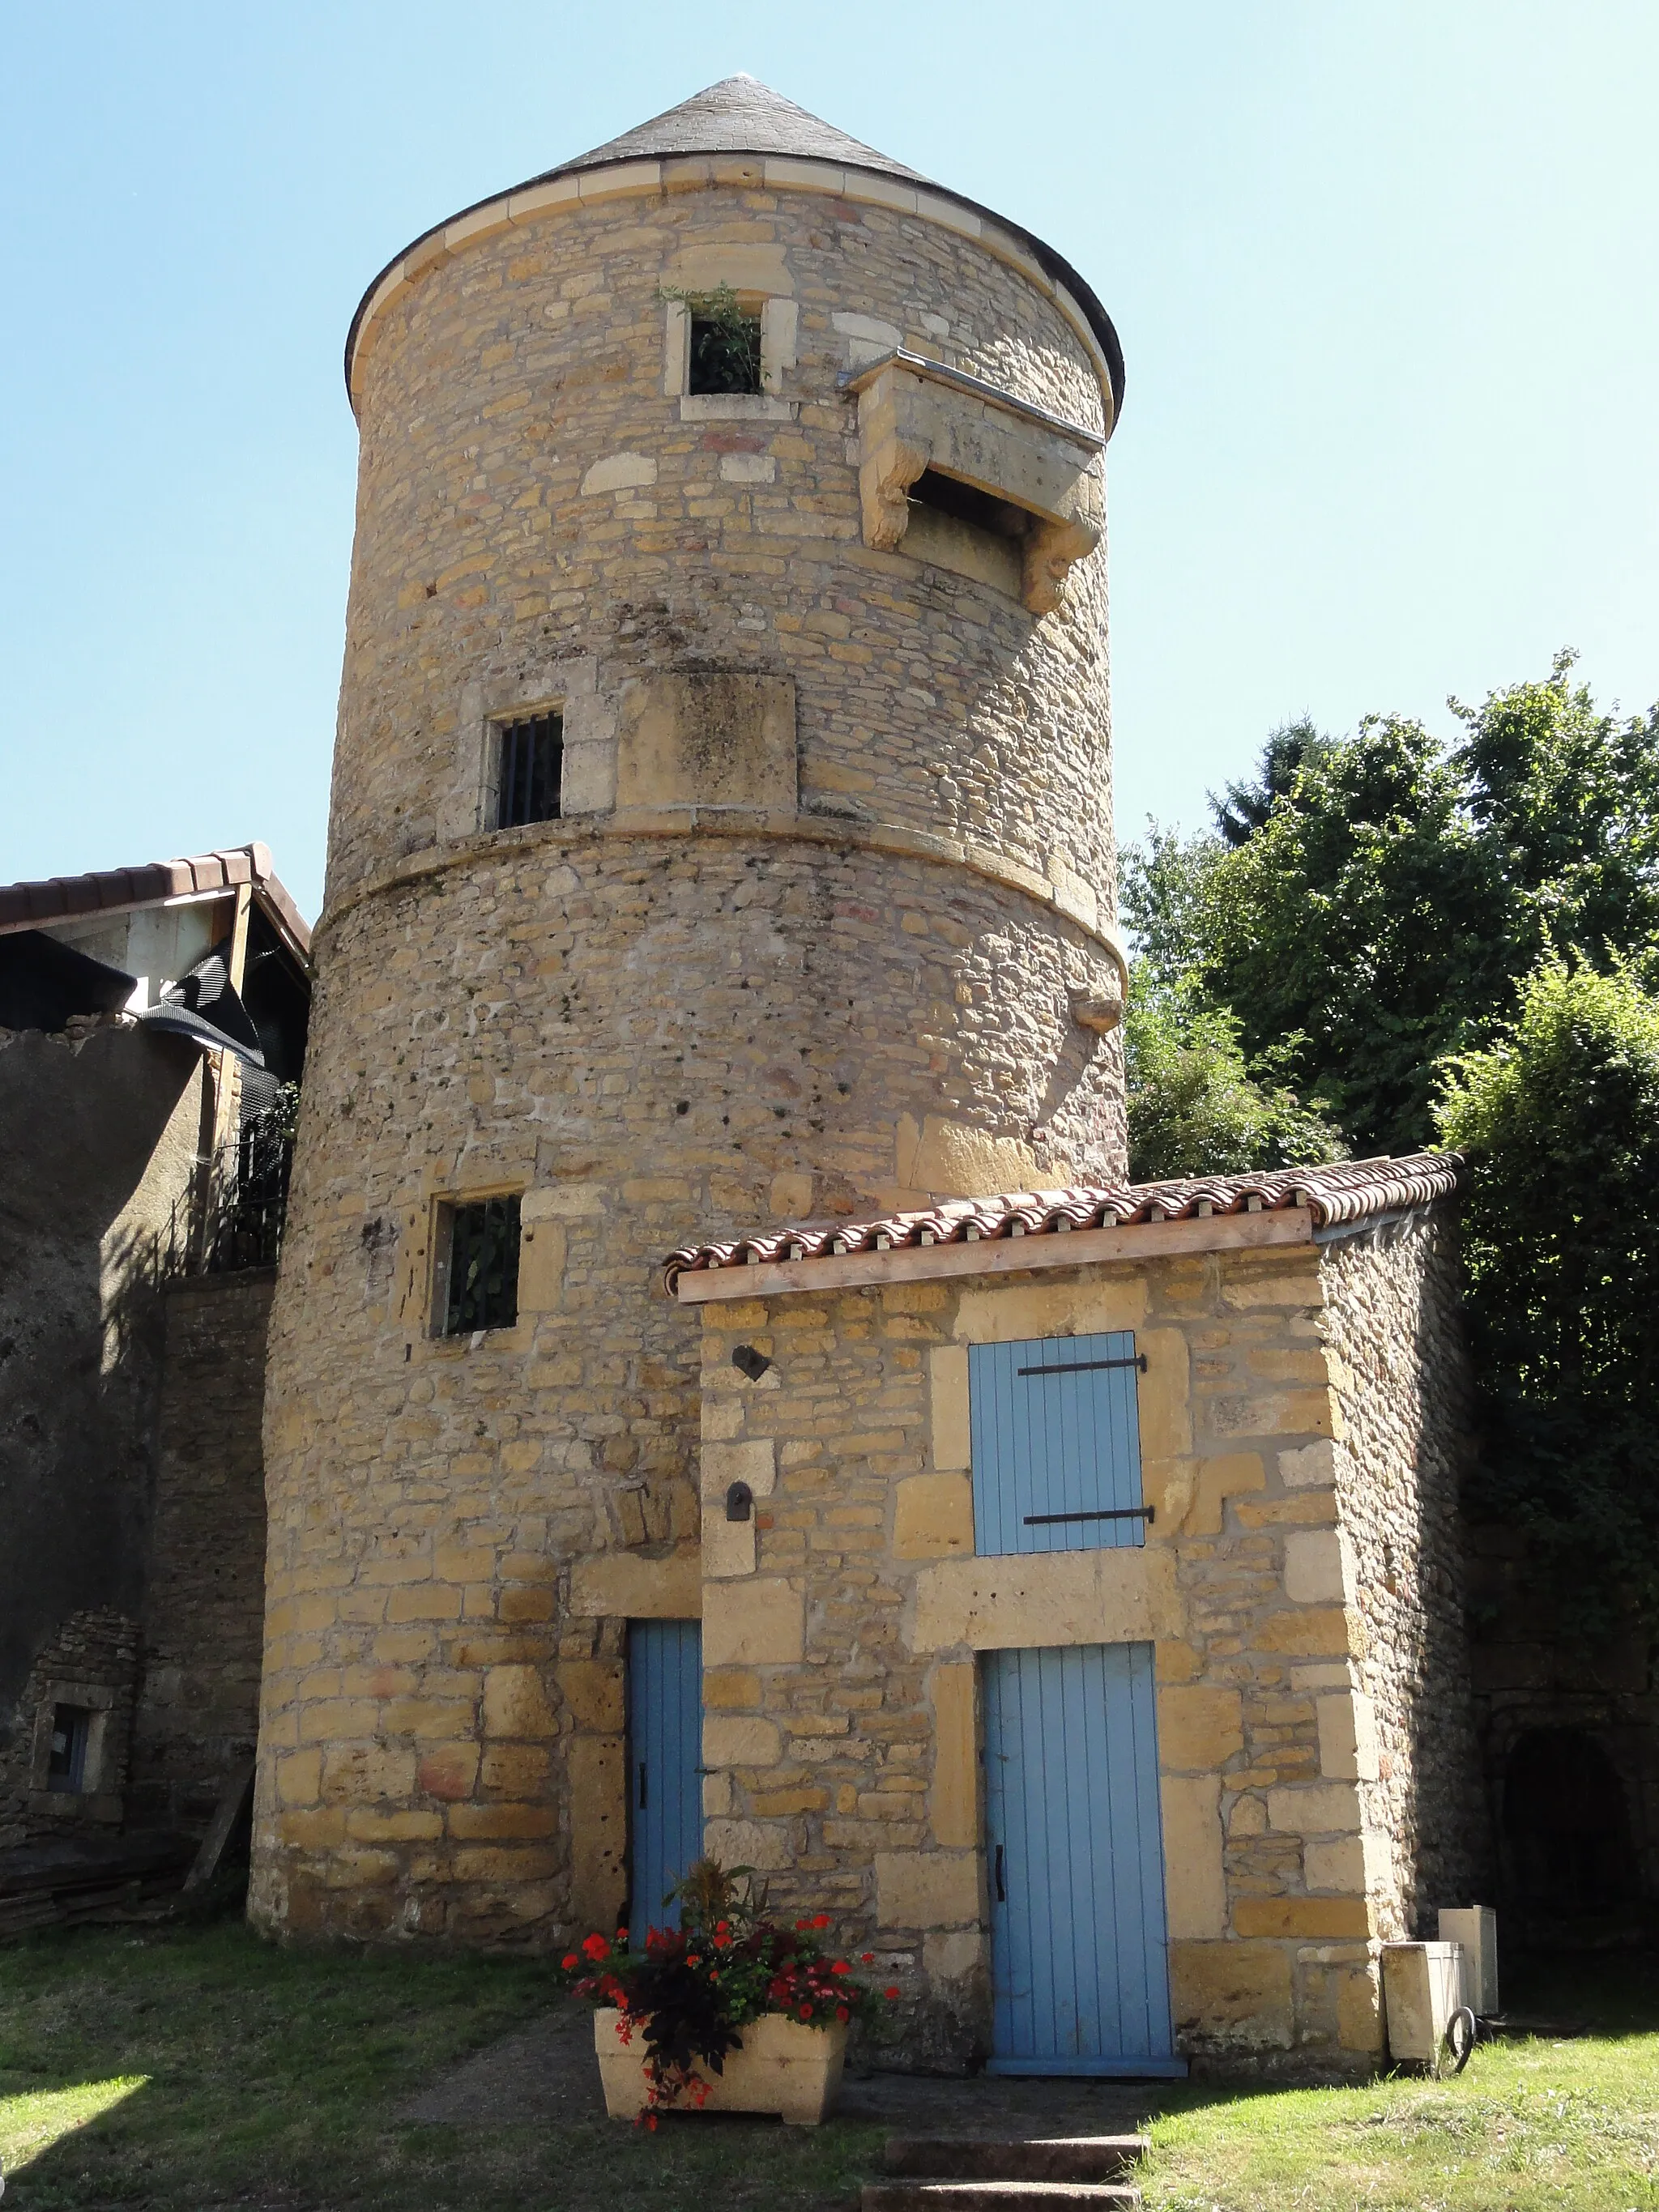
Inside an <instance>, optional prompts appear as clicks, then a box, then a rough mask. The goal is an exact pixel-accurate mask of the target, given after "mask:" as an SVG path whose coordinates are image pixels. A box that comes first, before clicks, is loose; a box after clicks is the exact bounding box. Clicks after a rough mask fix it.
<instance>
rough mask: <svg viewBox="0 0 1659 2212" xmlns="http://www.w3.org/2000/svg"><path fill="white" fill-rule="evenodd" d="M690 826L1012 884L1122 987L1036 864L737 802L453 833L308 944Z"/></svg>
mask: <svg viewBox="0 0 1659 2212" xmlns="http://www.w3.org/2000/svg"><path fill="white" fill-rule="evenodd" d="M691 832H696V834H697V835H699V836H706V837H707V836H714V837H766V838H773V839H776V840H777V841H779V842H783V843H792V842H793V843H796V844H808V845H838V846H841V847H843V848H853V849H854V850H857V851H863V852H870V853H890V854H896V855H898V856H899V857H901V858H903V859H907V860H930V861H932V862H933V863H934V864H935V865H936V866H944V867H956V868H965V869H967V871H968V872H969V874H971V875H975V876H979V877H981V878H983V879H984V880H985V881H986V882H987V883H993V884H997V885H998V886H999V887H1000V889H1002V890H1012V891H1018V892H1019V893H1020V894H1021V895H1022V896H1024V897H1026V898H1029V899H1031V900H1033V901H1034V902H1036V903H1037V904H1038V905H1040V906H1045V907H1048V908H1051V909H1052V910H1053V911H1054V913H1056V914H1058V915H1060V916H1062V917H1063V919H1064V920H1066V921H1068V922H1070V923H1071V925H1072V926H1073V928H1075V929H1077V930H1079V931H1081V933H1083V934H1084V935H1085V937H1087V938H1090V939H1092V941H1093V942H1094V943H1095V944H1096V945H1099V947H1100V948H1101V950H1102V951H1103V952H1104V953H1105V954H1106V956H1107V957H1108V958H1109V960H1111V961H1112V963H1114V965H1115V967H1116V969H1117V970H1118V974H1119V979H1120V981H1121V984H1122V985H1123V987H1125V989H1126V990H1127V983H1128V974H1129V960H1128V955H1127V952H1126V951H1125V950H1124V947H1123V944H1122V940H1121V939H1120V938H1119V936H1118V934H1117V933H1116V931H1115V930H1114V929H1113V928H1111V927H1110V926H1109V925H1108V924H1106V923H1103V922H1102V921H1100V920H1099V918H1098V915H1094V914H1088V913H1085V911H1084V909H1083V908H1082V906H1081V904H1080V903H1079V900H1078V899H1077V898H1076V896H1073V895H1072V894H1071V893H1069V892H1068V891H1066V890H1065V889H1064V888H1062V887H1061V886H1060V885H1059V884H1053V883H1051V882H1049V880H1048V878H1047V877H1045V876H1039V875H1038V874H1037V873H1036V870H1035V869H1031V868H1023V867H1021V866H1020V865H1019V863H1018V861H1017V860H1008V859H1006V857H1005V856H1004V855H1003V854H999V853H994V852H992V851H991V850H990V848H988V847H987V846H983V845H975V844H969V843H967V842H957V840H955V839H953V838H950V837H935V836H930V835H929V834H928V833H927V831H926V830H921V829H908V828H905V827H902V826H901V825H900V824H898V823H887V822H880V823H875V822H848V821H843V820H842V819H840V818H838V817H837V818H831V817H826V816H823V815H814V814H781V813H780V814H755V813H750V811H747V810H746V809H743V808H738V807H710V806H696V807H686V808H684V809H680V808H675V809H671V810H664V811H646V810H645V809H643V808H639V809H629V810H627V811H619V812H617V813H614V814H609V815H606V816H605V817H603V818H601V819H599V820H592V819H588V820H583V819H580V818H579V817H571V816H568V815H567V816H563V817H561V818H559V819H558V820H556V821H553V822H536V823H529V824H527V825H526V827H524V828H522V829H491V830H483V831H480V832H479V833H478V834H477V836H471V837H464V838H459V839H457V840H456V841H455V842H453V844H446V845H442V846H437V847H434V848H431V849H430V850H428V851H427V852H424V853H420V854H410V857H409V858H408V859H406V860H403V861H400V862H399V863H398V866H396V867H395V868H386V869H384V870H382V872H380V874H379V875H375V876H371V877H369V878H368V880H367V881H366V882H364V883H362V884H358V885H357V887H356V889H355V890H352V891H350V892H349V893H348V894H347V895H346V896H344V897H343V898H340V899H337V900H336V901H333V902H331V904H330V905H329V906H328V908H326V910H325V913H324V914H323V915H322V917H321V919H320V920H319V922H318V923H317V926H316V928H315V929H314V931H313V944H314V945H318V946H321V945H323V944H324V943H325V940H326V939H328V938H329V937H331V935H332V933H333V932H334V931H335V930H336V929H337V928H338V927H339V926H340V924H341V923H342V922H343V921H344V920H345V919H346V917H347V915H349V914H352V913H353V912H355V911H356V908H358V907H360V906H362V905H363V904H365V903H366V902H368V900H370V899H376V898H381V897H384V896H386V895H387V894H388V893H389V892H392V891H396V890H402V889H403V888H404V886H405V885H407V884H416V883H422V882H424V881H426V880H428V879H429V878H432V877H435V876H441V875H447V874H448V873H449V872H450V871H451V870H452V869H453V868H465V867H472V866H477V864H478V863H479V862H481V861H487V860H507V859H509V858H511V857H512V856H513V854H517V853H520V852H524V851H528V850H532V849H534V848H538V847H542V846H550V845H572V844H588V843H591V842H598V841H599V840H601V839H604V838H606V837H629V836H631V837H684V836H687V835H688V834H690V833H691Z"/></svg>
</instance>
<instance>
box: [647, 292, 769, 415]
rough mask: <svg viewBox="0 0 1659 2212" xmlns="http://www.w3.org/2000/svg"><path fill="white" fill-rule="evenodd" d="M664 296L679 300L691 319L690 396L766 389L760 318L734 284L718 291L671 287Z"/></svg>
mask: <svg viewBox="0 0 1659 2212" xmlns="http://www.w3.org/2000/svg"><path fill="white" fill-rule="evenodd" d="M663 297H664V298H665V300H678V301H679V303H680V305H681V306H682V307H684V309H685V311H686V313H688V314H689V315H690V319H691V363H690V377H689V379H688V381H687V385H686V389H687V390H688V391H689V392H758V391H759V390H760V388H761V326H760V317H759V316H758V315H751V314H750V313H748V311H747V310H746V309H745V308H744V307H743V305H742V303H741V302H740V301H739V300H738V295H737V294H736V293H735V292H734V291H733V290H732V287H731V286H730V285H729V284H717V285H716V286H715V288H714V290H713V291H712V292H671V291H669V290H667V289H665V290H664V293H663Z"/></svg>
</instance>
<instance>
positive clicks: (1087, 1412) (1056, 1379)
mask: <svg viewBox="0 0 1659 2212" xmlns="http://www.w3.org/2000/svg"><path fill="white" fill-rule="evenodd" d="M1138 1379H1139V1365H1138V1364H1137V1360H1136V1355H1135V1340H1134V1337H1133V1334H1132V1333H1131V1332H1130V1331H1128V1330H1117V1331H1115V1332H1114V1333H1113V1334H1110V1335H1104V1336H1060V1337H1030V1338H1027V1339H1025V1340H1024V1341H1023V1342H1020V1343H1018V1344H975V1345H972V1346H969V1352H968V1389H969V1410H970V1417H971V1424H972V1451H973V1463H974V1465H973V1474H974V1547H975V1550H976V1551H978V1552H980V1553H985V1554H987V1555H988V1554H994V1553H1007V1552H1088V1551H1097V1550H1103V1549H1110V1548H1113V1547H1117V1546H1119V1545H1123V1544H1141V1543H1144V1542H1145V1541H1146V1522H1145V1521H1144V1520H1142V1519H1141V1518H1139V1517H1138V1515H1137V1514H1136V1511H1135V1509H1137V1508H1139V1505H1140V1503H1141V1492H1140V1422H1139V1411H1138V1407H1137V1401H1136V1396H1135V1384H1136V1382H1137V1380H1138ZM1114 1514H1115V1515H1118V1516H1122V1517H1119V1518H1116V1519H1113V1518H1109V1517H1100V1516H1111V1515H1114ZM1052 1516H1083V1517H1079V1518H1067V1517H1060V1518H1054V1517H1052Z"/></svg>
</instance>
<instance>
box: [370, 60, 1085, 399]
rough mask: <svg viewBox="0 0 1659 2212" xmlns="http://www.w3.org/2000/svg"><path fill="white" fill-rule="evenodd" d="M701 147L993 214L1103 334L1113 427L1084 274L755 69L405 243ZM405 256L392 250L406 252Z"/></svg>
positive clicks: (1038, 241) (408, 249)
mask: <svg viewBox="0 0 1659 2212" xmlns="http://www.w3.org/2000/svg"><path fill="white" fill-rule="evenodd" d="M703 154H760V155H766V154H775V155H780V156H782V157H787V158H788V159H791V160H794V161H834V162H837V163H839V164H840V166H841V167H843V168H848V169H866V170H871V171H873V172H874V173H876V174H877V175H878V176H884V177H901V178H902V179H903V180H904V181H905V183H906V184H910V185H923V186H925V187H926V189H927V191H931V192H936V193H938V194H939V197H941V198H943V199H949V200H954V201H955V202H956V203H957V205H958V206H959V207H965V208H971V209H972V210H973V211H974V213H975V215H981V216H989V217H990V218H991V220H992V221H993V222H995V223H997V224H999V225H1000V227H1001V228H1002V229H1004V230H1006V231H1007V232H1008V233H1009V234H1011V235H1012V236H1013V237H1015V238H1017V239H1018V240H1020V242H1021V244H1022V245H1024V246H1028V247H1029V248H1030V252H1031V253H1032V255H1033V257H1034V258H1035V259H1036V262H1037V263H1038V264H1039V265H1040V266H1041V267H1042V269H1044V270H1047V272H1048V275H1049V276H1052V277H1054V278H1055V279H1056V281H1057V282H1058V283H1061V284H1063V285H1064V286H1065V287H1066V290H1067V291H1068V292H1069V293H1070V294H1071V295H1072V297H1073V299H1074V300H1075V301H1077V303H1078V305H1079V307H1081V308H1082V310H1083V312H1084V313H1085V315H1086V316H1087V317H1088V319H1089V322H1090V325H1091V328H1092V329H1093V331H1094V333H1095V336H1096V337H1097V338H1098V339H1099V341H1100V346H1101V350H1102V351H1103V354H1104V355H1105V356H1106V362H1107V366H1108V368H1109V370H1110V373H1111V380H1112V401H1113V408H1112V416H1113V427H1115V424H1116V419H1117V416H1118V414H1119V413H1120V412H1121V409H1122V405H1123V350H1122V348H1121V346H1120V345H1119V343H1118V337H1117V332H1116V331H1115V330H1114V329H1113V327H1112V319H1111V317H1110V316H1109V314H1108V313H1107V312H1106V310H1105V308H1104V307H1103V306H1102V305H1101V303H1100V301H1099V300H1098V299H1097V297H1096V295H1095V293H1094V290H1093V289H1092V288H1091V286H1090V285H1089V284H1087V283H1085V281H1084V279H1083V278H1082V277H1081V276H1079V274H1078V272H1077V270H1075V269H1073V266H1072V264H1071V263H1070V262H1069V261H1067V260H1066V259H1065V258H1063V257H1062V256H1061V255H1060V254H1058V253H1056V252H1054V248H1053V246H1045V245H1044V244H1043V242H1042V240H1041V239H1040V238H1037V237H1035V236H1034V235H1033V234H1032V233H1031V232H1030V231H1029V230H1026V229H1024V228H1023V227H1022V226H1021V225H1020V224H1019V223H1017V222H1010V221H1009V220H1008V218H1007V216H1004V215H999V214H998V213H997V212H996V210H995V209H994V208H987V207H986V206H984V205H983V204H981V202H980V201H978V200H970V199H969V198H968V197H967V196H966V194H965V193H963V192H957V191H951V187H950V186H949V185H939V184H935V183H934V182H933V179H931V178H928V177H925V176H923V175H922V174H921V172H920V170H917V169H908V168H906V167H905V166H904V164H903V162H902V161H893V160H892V159H891V158H890V155H886V154H878V152H877V151H876V149H875V148H874V147H873V146H866V145H865V144H863V143H862V142H861V141H860V140H859V139H857V138H854V137H849V135H848V133H847V132H846V131H837V130H836V126H835V125H834V124H833V123H825V122H823V120H822V119H821V118H819V117H818V116H816V115H811V114H809V113H808V112H807V111H806V109H805V108H804V107H797V106H796V105H795V103H794V101H793V100H786V99H785V98H784V97H783V95H782V94H781V93H777V92H774V91H773V90H772V88H771V87H770V86H769V85H764V84H762V83H761V82H759V81H758V80H757V78H755V77H752V76H727V77H722V78H721V79H720V82H719V83H718V84H711V85H709V86H708V87H707V88H705V89H704V90H703V91H702V92H696V93H693V94H692V95H691V97H690V100H682V101H681V102H680V104H679V106H678V107H670V108H666V109H665V110H664V112H662V114H660V115H655V116H653V117H652V118H651V120H650V121H649V122H648V123H641V124H639V125H636V126H635V128H634V129H633V130H632V131H623V134H622V136H621V137H618V138H611V139H607V140H606V142H605V144H604V145H603V146H595V147H594V148H593V149H592V152H591V153H587V154H579V155H576V157H575V158H574V161H561V162H560V163H559V164H558V165H557V166H556V167H554V168H551V169H544V170H543V171H542V172H541V173H540V175H539V176H535V177H527V178H526V179H525V180H524V182H523V183H522V184H519V185H511V186H509V187H508V188H507V191H504V192H491V193H490V194H489V197H488V198H487V199H483V200H477V201H475V202H474V204H473V206H472V207H470V208H462V209H460V210H459V211H458V213H457V214H456V215H453V216H447V217H446V218H445V220H444V222H440V223H434V224H433V226H432V228H431V229H430V230H426V231H422V234H421V236H420V237H419V238H417V239H414V240H411V241H410V245H409V246H405V248H404V252H405V253H408V252H413V251H414V250H415V248H416V246H421V245H423V244H424V243H425V241H426V240H427V239H428V238H430V237H432V236H433V235H434V234H435V233H436V232H438V231H441V230H443V229H445V228H447V226H448V225H449V224H450V223H451V222H458V221H459V220H460V219H461V217H462V216H469V215H471V214H473V213H474V212H475V210H477V209H478V208H483V207H489V206H490V205H492V204H494V203H495V201H497V200H501V199H505V198H507V197H510V195H511V194H512V193H513V192H522V191H529V190H530V189H531V187H532V186H533V185H544V184H548V183H550V181H551V180H552V179H554V178H555V177H568V176H572V175H574V174H575V173H577V172H578V171H579V170H586V169H603V168H608V167H611V165H612V164H613V163H617V162H622V161H664V160H668V161H671V160H673V159H675V158H677V157H682V156H685V155H691V156H694V157H695V156H696V155H703ZM402 258H403V257H402V255H398V257H397V259H398V260H401V259H402ZM395 265H396V261H395V260H394V261H392V262H388V263H387V264H386V269H383V270H381V271H380V276H377V277H376V278H375V279H374V283H372V284H371V285H370V286H369V287H368V290H367V291H366V292H365V293H364V295H363V296H362V301H361V302H360V303H359V305H358V308H357V313H356V315H354V316H353V317H352V320H351V328H350V330H349V331H348V332H347V334H346V385H347V389H348V390H349V388H350V383H351V356H352V349H353V348H354V346H355V344H356V337H357V328H358V325H359V324H360V323H361V321H362V316H363V310H364V308H365V307H367V306H368V302H369V301H370V300H371V299H373V297H374V293H375V291H376V289H378V287H379V285H380V282H381V280H382V278H383V277H385V276H386V273H387V270H390V269H392V267H395Z"/></svg>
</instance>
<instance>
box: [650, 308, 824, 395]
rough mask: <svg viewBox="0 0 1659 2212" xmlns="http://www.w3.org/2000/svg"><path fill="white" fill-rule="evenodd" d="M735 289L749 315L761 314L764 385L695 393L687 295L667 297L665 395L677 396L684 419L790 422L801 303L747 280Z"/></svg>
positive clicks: (761, 365)
mask: <svg viewBox="0 0 1659 2212" xmlns="http://www.w3.org/2000/svg"><path fill="white" fill-rule="evenodd" d="M732 291H733V292H734V293H735V294H736V295H737V301H738V306H739V307H741V308H742V309H743V311H744V313H745V314H747V315H757V316H758V317H759V318H760V326H761V363H760V382H761V388H760V390H759V391H758V392H693V391H692V390H691V310H690V307H688V306H687V304H686V302H685V301H684V300H675V299H668V300H665V302H664V307H665V314H664V319H663V373H662V389H663V397H664V398H665V399H674V400H678V403H679V413H680V420H681V422H793V420H794V418H795V412H796V408H795V403H794V402H793V400H790V399H785V398H783V397H782V396H781V394H782V391H783V380H784V378H785V376H786V375H787V374H788V372H789V371H790V370H791V369H792V368H794V366H795V359H796V349H797V340H798V335H799V325H800V309H799V303H798V302H797V301H795V300H793V299H792V298H791V297H790V296H789V295H787V293H781V292H766V291H762V290H759V289H756V288H754V287H752V286H750V285H745V284H733V285H732Z"/></svg>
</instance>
